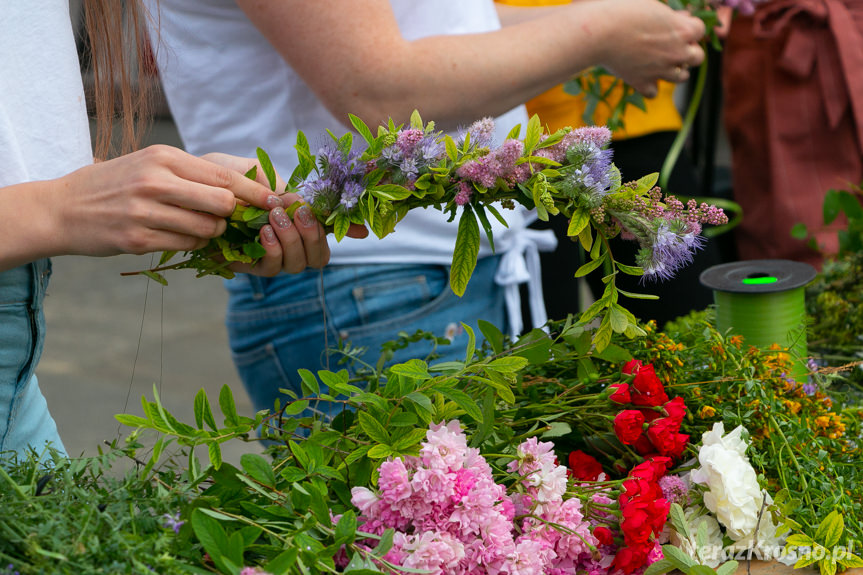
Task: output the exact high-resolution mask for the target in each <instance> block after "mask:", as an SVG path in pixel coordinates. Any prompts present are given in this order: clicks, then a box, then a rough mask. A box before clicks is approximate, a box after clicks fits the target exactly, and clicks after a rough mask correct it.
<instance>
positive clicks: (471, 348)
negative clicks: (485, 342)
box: [461, 323, 476, 363]
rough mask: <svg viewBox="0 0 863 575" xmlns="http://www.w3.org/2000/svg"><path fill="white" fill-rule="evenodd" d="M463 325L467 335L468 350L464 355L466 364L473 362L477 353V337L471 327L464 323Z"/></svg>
mask: <svg viewBox="0 0 863 575" xmlns="http://www.w3.org/2000/svg"><path fill="white" fill-rule="evenodd" d="M461 325H462V327H463V328H464V330H465V332H466V333H467V349H466V351H465V354H464V362H465V363H470V362H471V360H473V355H474V353H476V336H475V335H474V333H473V329H472V328H471V327H470V326H469V325H467V324H466V323H462V324H461Z"/></svg>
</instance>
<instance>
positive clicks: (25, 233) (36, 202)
mask: <svg viewBox="0 0 863 575" xmlns="http://www.w3.org/2000/svg"><path fill="white" fill-rule="evenodd" d="M56 187H57V181H56V180H48V181H40V182H29V183H25V184H16V185H13V186H6V187H3V188H0V206H2V210H0V212H2V214H3V222H2V224H0V245H2V246H3V248H2V249H0V271H6V270H9V269H12V268H15V267H18V266H20V265H24V264H26V263H29V262H32V261H35V260H37V259H40V258H45V257H51V256H55V255H59V250H58V248H57V239H58V238H57V236H58V234H57V230H56V229H53V225H52V223H51V222H52V221H53V220H54V213H55V211H56V206H55V205H54V202H53V201H52V200H51V198H52V197H54V196H55V195H56V194H55V192H54V190H55V189H56Z"/></svg>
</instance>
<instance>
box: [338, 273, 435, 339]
mask: <svg viewBox="0 0 863 575" xmlns="http://www.w3.org/2000/svg"><path fill="white" fill-rule="evenodd" d="M448 277H449V276H448V274H447V271H446V268H445V267H443V266H440V267H439V269H436V267H435V266H427V269H426V270H424V271H423V272H421V273H417V274H412V275H407V276H403V277H393V278H391V279H388V280H387V281H377V282H370V283H358V284H357V285H355V286H354V287H353V288H352V289H351V295H352V296H353V300H354V305H356V308H357V316H358V321H359V325H360V326H369V325H372V324H378V323H381V322H387V321H392V318H399V319H400V320H401V319H402V318H404V316H408V315H411V314H413V313H416V312H418V310H421V309H422V308H424V307H425V306H427V305H428V304H429V303H431V302H433V301H434V300H435V299H436V298H437V297H439V296H440V295H441V293H443V292H445V291H446V289H447V281H448Z"/></svg>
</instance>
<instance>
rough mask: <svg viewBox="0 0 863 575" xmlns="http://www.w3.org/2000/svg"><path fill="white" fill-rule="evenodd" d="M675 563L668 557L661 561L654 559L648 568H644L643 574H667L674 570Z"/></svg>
mask: <svg viewBox="0 0 863 575" xmlns="http://www.w3.org/2000/svg"><path fill="white" fill-rule="evenodd" d="M674 569H675V567H674V564H673V563H672V562H671V561H669V560H668V559H660V560H659V561H654V562H653V563H651V564H650V565H648V566H647V569H645V570H644V574H643V575H665V574H666V573H668V572H670V571H674Z"/></svg>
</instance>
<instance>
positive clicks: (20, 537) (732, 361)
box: [0, 317, 863, 575]
mask: <svg viewBox="0 0 863 575" xmlns="http://www.w3.org/2000/svg"><path fill="white" fill-rule="evenodd" d="M552 327H553V329H552V333H551V335H549V334H546V333H545V332H542V331H540V330H535V331H533V332H531V333H529V334H527V335H525V336H523V337H522V338H521V339H520V340H519V341H517V342H508V341H507V340H506V338H505V337H504V335H503V334H501V333H500V331H499V330H497V329H496V328H495V327H494V326H491V325H490V324H484V325H483V326H482V329H483V333H484V335H485V336H486V344H485V345H483V346H481V347H477V346H476V345H475V343H474V341H475V340H474V339H473V338H471V343H470V345H469V346H468V349H467V350H466V353H465V361H463V362H448V363H437V364H435V363H434V359H433V357H432V358H428V360H429V361H421V360H411V361H409V362H407V363H404V364H398V365H395V366H391V367H385V365H384V362H381V363H380V364H378V365H377V366H370V365H365V364H361V363H359V362H357V361H355V355H356V353H355V352H356V350H353V351H352V350H350V349H346V350H343V351H344V354H345V369H340V370H339V371H335V372H333V371H320V372H318V373H317V374H313V373H311V372H306V371H304V372H301V374H300V375H301V376H302V379H303V382H304V384H303V385H304V397H296V398H288V401H287V402H286V403H285V404H284V405H283V406H281V408H280V409H279V410H278V411H276V412H274V413H273V414H268V413H266V412H261V413H258V414H256V416H255V417H253V418H251V417H245V416H243V415H240V414H238V413H237V411H236V407H235V405H234V401H233V397H232V395H231V392H230V389H228V388H227V387H225V388H223V389H222V391H221V393H220V396H219V398H218V405H219V408H220V410H221V412H222V417H221V422H219V421H217V420H216V417H215V416H214V412H213V410H212V408H211V406H210V402H209V400H208V398H207V397H206V395H205V394H204V393H203V391H202V392H201V393H199V394H198V396H197V397H196V399H195V410H194V412H195V421H194V422H192V423H183V422H180V421H178V420H177V419H176V418H175V417H174V416H172V415H171V414H170V413H169V412H168V411H166V410H165V408H164V406H162V405H161V403H160V401H159V398H158V395H154V397H153V400H152V401H151V400H147V399H146V398H144V399H143V400H142V405H143V413H144V414H145V415H144V417H137V416H133V415H128V414H126V415H120V416H118V419H119V420H120V421H122V422H123V423H125V424H127V425H130V426H132V427H134V428H136V431H135V432H133V433H132V434H131V436H130V437H129V439H128V441H127V443H126V444H125V445H123V446H121V447H120V446H114V447H113V448H112V449H111V450H110V451H108V452H107V453H106V454H104V455H102V456H100V457H97V458H91V459H80V460H71V461H67V460H64V459H60V458H56V459H54V460H53V461H52V462H50V463H49V464H46V462H45V461H44V460H43V461H42V462H39V461H37V458H36V456H35V454H34V456H33V457H30V458H28V459H27V460H25V461H18V462H7V463H5V464H4V466H3V467H2V468H0V469H2V470H0V517H3V518H4V521H3V522H0V535H1V536H0V564H2V565H10V567H9V569H8V571H9V573H13V572H14V571H18V572H20V573H22V574H29V573H81V572H86V573H150V572H155V573H166V574H173V573H209V572H219V573H230V574H234V575H236V574H239V573H242V575H246V574H250V573H261V572H266V573H273V574H276V573H328V572H337V571H338V572H341V571H339V569H342V571H343V572H346V573H348V572H350V573H357V574H365V573H380V572H405V570H401V571H396V570H392V569H389V568H388V567H387V562H386V561H385V560H384V557H385V555H386V554H387V552H388V551H389V550H390V548H391V546H392V544H393V542H392V537H391V533H390V532H387V533H385V534H384V535H383V536H379V535H372V534H367V533H363V532H362V531H361V530H359V531H358V526H359V525H360V523H359V522H358V512H357V510H356V509H354V508H353V506H352V505H351V488H352V487H355V486H365V485H372V484H374V482H375V481H376V477H377V475H376V474H377V472H376V469H377V467H378V465H379V464H380V463H381V462H382V461H383V460H386V459H387V458H392V457H397V456H403V455H415V454H416V453H417V450H418V446H419V444H420V442H421V441H422V440H423V439H424V438H425V436H426V432H427V431H428V425H429V423H430V422H439V421H447V420H453V419H460V420H461V421H462V422H463V424H464V425H465V426H466V433H467V436H468V440H469V444H470V445H471V446H473V447H477V448H479V449H480V451H481V452H482V453H483V454H484V455H486V457H487V458H488V459H489V462H490V463H491V464H492V467H493V468H494V469H495V470H496V473H503V475H504V476H505V475H506V473H505V471H503V470H504V469H505V467H506V464H507V462H508V461H510V460H511V459H512V457H513V453H514V449H515V446H516V445H518V444H519V443H520V442H522V441H524V440H525V439H527V438H529V437H538V438H540V439H542V440H544V441H549V440H550V441H553V442H554V443H555V449H556V451H557V454H558V457H559V459H560V460H561V461H566V457H567V455H568V454H569V453H570V452H571V451H572V450H573V449H581V450H584V451H585V452H587V453H590V454H592V455H594V456H595V457H597V459H598V460H600V461H602V463H603V467H604V469H605V470H606V471H607V472H608V474H609V475H610V476H611V478H612V479H615V478H616V477H617V478H619V477H620V475H619V470H626V469H629V468H631V466H632V465H633V464H636V463H638V462H639V457H638V455H637V454H636V453H635V452H634V451H632V450H629V449H622V450H619V452H614V453H613V452H610V451H609V450H608V449H607V446H608V445H610V444H611V443H612V441H611V440H610V439H609V430H610V422H609V418H608V417H607V414H605V413H604V412H603V411H602V409H601V408H598V407H597V406H598V405H601V404H600V403H599V402H598V401H597V398H598V397H602V396H603V394H604V393H605V392H606V390H608V389H609V387H608V386H609V385H610V384H613V383H615V382H621V381H626V380H627V379H628V378H627V376H625V375H623V374H621V365H622V364H623V363H624V362H626V361H628V360H630V359H632V358H638V359H640V360H641V361H643V362H645V363H648V362H649V363H650V364H652V365H653V366H654V367H655V369H656V372H657V374H658V375H659V376H660V378H661V379H662V381H663V382H664V384H665V386H666V388H667V389H668V392H669V394H671V393H672V392H673V393H674V394H675V395H679V396H682V397H684V398H685V402H686V406H687V415H686V419H685V421H684V428H685V431H686V432H687V433H689V434H691V438H692V440H691V441H692V443H691V444H690V446H689V448H688V455H685V456H684V457H683V458H682V459H681V460H679V461H680V462H681V463H679V464H678V467H677V468H676V469H675V470H674V472H675V473H682V472H685V471H686V470H687V469H690V468H692V467H693V465H696V463H695V462H694V461H687V460H688V459H689V456H694V455H696V454H697V445H698V439H699V438H700V436H701V434H702V433H703V432H705V431H708V430H709V429H711V428H712V426H713V424H714V423H715V422H717V421H723V422H724V423H725V425H726V429H731V428H733V427H734V426H736V425H738V424H742V425H744V426H745V427H746V428H747V429H748V430H749V431H750V433H751V440H752V449H751V453H750V457H751V459H752V463H753V465H754V466H755V468H756V469H757V470H758V472H759V473H761V480H762V484H763V486H764V487H765V488H766V489H767V490H768V492H770V493H773V494H774V497H775V499H776V504H777V506H776V507H777V508H778V509H781V510H782V514H781V515H782V516H783V517H784V518H786V524H787V526H789V527H790V528H791V530H792V532H793V533H794V534H796V535H798V536H799V537H809V538H818V537H819V536H820V535H823V533H821V532H820V531H823V529H822V530H820V531H819V525H820V524H821V523H823V522H824V521H825V519H826V518H827V517H828V516H830V517H832V518H833V519H836V518H837V517H838V518H844V530H843V531H840V535H839V536H837V537H836V538H835V540H832V539H831V540H830V542H829V543H830V546H832V547H845V548H847V547H849V546H853V547H854V548H858V549H859V548H860V546H861V545H863V510H861V503H860V500H859V496H858V495H859V494H858V492H857V485H859V484H860V482H861V481H863V477H861V470H863V457H861V451H860V447H859V445H860V441H861V439H863V435H861V411H860V407H859V406H856V407H855V406H852V405H846V404H843V403H842V402H841V401H839V400H835V399H830V398H829V397H828V393H830V384H831V376H829V375H828V376H822V375H819V374H815V375H814V377H815V378H816V379H815V381H816V382H817V384H816V385H817V389H816V390H814V391H813V390H812V389H807V390H803V388H802V386H796V384H794V385H791V384H789V382H788V381H787V380H786V379H785V378H784V373H785V372H786V371H787V364H788V361H790V358H789V357H788V355H787V354H786V353H784V352H783V351H782V350H775V351H769V350H768V351H766V352H765V351H759V350H756V349H750V348H747V346H746V345H745V342H743V341H742V340H741V339H740V338H736V337H725V336H724V335H723V334H719V333H718V332H716V330H715V329H713V328H712V327H711V326H710V324H709V322H706V321H703V319H699V318H697V317H693V318H687V319H685V320H683V321H681V323H680V324H679V326H678V327H675V326H673V325H672V326H670V327H669V331H668V332H657V331H656V330H655V326H653V325H652V324H647V325H645V326H643V329H644V330H645V331H646V332H647V336H646V337H643V338H639V339H636V340H630V339H628V338H626V337H624V336H617V337H616V338H615V340H613V341H612V342H611V343H610V344H609V345H607V346H606V347H605V348H603V350H602V351H600V352H598V351H597V350H596V348H595V346H593V345H592V344H591V339H592V334H591V333H590V330H589V329H585V327H584V326H581V325H577V324H575V323H573V322H572V321H569V322H561V323H559V324H554V325H553V326H552ZM422 337H426V335H424V334H416V335H414V336H407V335H405V336H404V337H403V338H402V339H401V340H399V341H396V342H392V343H391V344H390V346H389V347H390V348H395V347H401V346H404V345H409V344H410V340H416V339H420V338H422ZM441 343H443V342H441ZM348 368H350V369H348ZM324 386H325V387H324ZM810 391H811V392H812V393H809V392H810ZM154 394H155V390H154ZM605 395H606V396H607V393H605ZM834 397H835V396H834ZM310 401H335V402H339V403H342V404H344V405H345V407H346V409H345V410H344V411H343V412H342V413H341V414H340V415H339V416H337V417H336V418H335V419H334V420H333V421H332V422H331V423H330V424H324V423H323V422H321V421H316V420H314V419H311V418H298V417H295V415H296V414H300V413H301V412H303V410H305V408H306V407H307V406H308V404H309V402H310ZM600 420H602V421H600ZM261 428H263V429H264V430H265V434H266V435H267V436H268V437H269V439H270V440H271V441H272V443H271V444H270V447H269V448H268V451H269V453H268V454H267V455H266V456H262V455H258V454H255V453H248V454H245V455H243V457H242V458H241V462H240V465H239V467H235V466H233V465H230V464H228V463H225V462H223V461H222V458H221V445H222V444H223V443H224V442H226V441H255V440H256V439H257V430H259V429H261ZM154 432H155V436H156V439H155V442H153V441H147V442H146V443H147V444H148V445H149V446H150V447H144V445H143V443H142V440H141V439H142V437H147V434H153V433H154ZM142 434H143V435H142ZM202 449H205V450H206V453H207V454H208V458H207V459H208V461H207V462H206V463H204V464H202V463H201V461H200V460H199V458H198V456H197V455H196V453H201V450H202ZM119 458H122V459H123V461H125V462H126V463H131V464H132V465H131V467H132V469H131V470H129V471H126V472H121V471H119V469H118V468H119V467H122V466H117V464H116V463H117V461H118V459H119ZM126 463H124V465H125V467H129V465H126ZM623 473H624V474H625V473H626V472H625V471H623ZM572 489H574V491H573V494H576V495H575V496H577V494H578V493H579V492H578V490H577V489H576V488H572ZM582 495H583V494H582ZM831 513H833V515H830V514H831ZM7 518H14V520H8V519H7ZM834 523H835V521H834ZM388 533H389V535H388ZM822 539H823V537H822ZM370 540H372V541H376V544H375V545H371V546H370V545H368V544H367V543H368V541H370ZM361 541H362V542H363V544H360V542H361ZM803 541H805V539H803ZM339 560H342V563H344V562H347V567H344V568H341V567H340V568H339V569H337V567H336V565H337V564H338V563H337V562H338V561H339ZM828 562H829V558H828ZM849 566H856V563H854V562H853V561H852V562H851V563H848V562H846V563H844V564H842V563H841V562H840V563H837V562H835V561H834V563H833V568H838V569H839V570H842V569H844V568H846V567H849ZM256 569H259V571H255V570H256ZM726 570H727V569H726ZM408 571H409V570H408Z"/></svg>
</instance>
